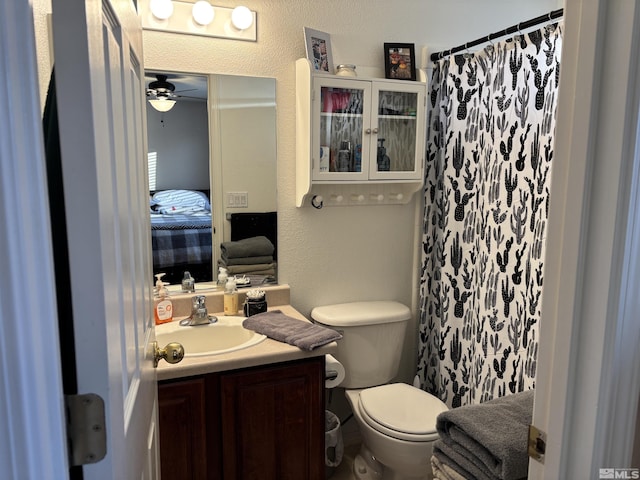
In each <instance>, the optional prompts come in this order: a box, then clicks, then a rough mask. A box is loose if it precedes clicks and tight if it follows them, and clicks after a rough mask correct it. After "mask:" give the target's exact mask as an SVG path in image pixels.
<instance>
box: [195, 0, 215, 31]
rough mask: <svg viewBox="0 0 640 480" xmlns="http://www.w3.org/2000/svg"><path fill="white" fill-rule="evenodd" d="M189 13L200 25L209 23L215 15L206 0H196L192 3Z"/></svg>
mask: <svg viewBox="0 0 640 480" xmlns="http://www.w3.org/2000/svg"><path fill="white" fill-rule="evenodd" d="M191 14H192V15H193V20H194V21H195V22H196V23H197V24H199V25H202V26H206V25H209V24H210V23H211V22H212V21H213V17H214V16H215V12H214V10H213V7H212V6H211V4H210V3H209V2H207V0H198V1H197V2H196V3H194V4H193V9H192V10H191Z"/></svg>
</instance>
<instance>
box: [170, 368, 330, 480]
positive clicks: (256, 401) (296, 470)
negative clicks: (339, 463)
mask: <svg viewBox="0 0 640 480" xmlns="http://www.w3.org/2000/svg"><path fill="white" fill-rule="evenodd" d="M158 400H159V409H160V411H159V417H160V459H161V473H162V477H163V478H184V479H187V478H193V479H215V480H223V479H224V480H245V479H246V480H249V479H251V480H255V479H256V478H260V479H261V480H279V479H284V478H292V479H293V478H296V479H297V478H300V479H302V478H304V479H308V480H321V479H324V475H325V474H324V356H318V357H311V358H305V359H303V360H295V361H291V362H285V363H278V364H272V365H265V366H259V367H251V368H246V369H241V370H233V371H228V372H219V373H210V374H206V375H201V376H197V377H190V378H186V379H176V380H167V381H163V382H160V383H159V384H158Z"/></svg>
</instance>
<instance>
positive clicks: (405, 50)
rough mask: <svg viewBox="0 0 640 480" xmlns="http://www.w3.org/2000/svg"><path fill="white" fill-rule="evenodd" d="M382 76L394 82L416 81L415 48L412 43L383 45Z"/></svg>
mask: <svg viewBox="0 0 640 480" xmlns="http://www.w3.org/2000/svg"><path fill="white" fill-rule="evenodd" d="M384 74H385V77H386V78H393V79H395V80H413V81H415V80H416V47H415V44H413V43H385V44H384Z"/></svg>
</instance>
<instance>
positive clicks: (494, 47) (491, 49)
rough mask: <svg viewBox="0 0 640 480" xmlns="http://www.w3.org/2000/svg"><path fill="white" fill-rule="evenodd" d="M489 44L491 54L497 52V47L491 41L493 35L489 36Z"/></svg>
mask: <svg viewBox="0 0 640 480" xmlns="http://www.w3.org/2000/svg"><path fill="white" fill-rule="evenodd" d="M487 42H489V46H488V47H487V49H488V50H489V51H491V52H493V51H495V49H496V46H495V45H494V44H493V42H492V41H491V35H487Z"/></svg>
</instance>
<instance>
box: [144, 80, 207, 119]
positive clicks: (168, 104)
mask: <svg viewBox="0 0 640 480" xmlns="http://www.w3.org/2000/svg"><path fill="white" fill-rule="evenodd" d="M155 77H156V80H154V81H153V82H149V86H148V87H147V97H148V98H149V103H150V104H151V106H152V107H153V108H155V109H156V110H158V111H160V112H168V111H169V110H171V109H172V108H173V106H174V105H175V103H176V101H175V99H176V98H197V97H188V96H186V95H180V93H184V92H190V91H193V90H196V89H187V90H181V91H179V92H178V91H176V86H175V85H174V84H173V83H171V82H169V81H168V80H167V79H168V75H163V74H155Z"/></svg>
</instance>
